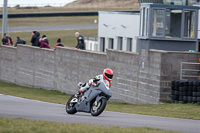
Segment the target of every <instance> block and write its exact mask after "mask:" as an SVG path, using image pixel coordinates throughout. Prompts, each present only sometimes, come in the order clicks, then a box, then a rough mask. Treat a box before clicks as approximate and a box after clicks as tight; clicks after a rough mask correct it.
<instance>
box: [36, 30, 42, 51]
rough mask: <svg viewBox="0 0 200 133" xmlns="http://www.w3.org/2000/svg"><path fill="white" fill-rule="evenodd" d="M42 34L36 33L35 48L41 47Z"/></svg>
mask: <svg viewBox="0 0 200 133" xmlns="http://www.w3.org/2000/svg"><path fill="white" fill-rule="evenodd" d="M40 38H41V37H40V32H36V41H35V46H37V47H40V41H39V40H40Z"/></svg>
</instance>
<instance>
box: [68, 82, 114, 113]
mask: <svg viewBox="0 0 200 133" xmlns="http://www.w3.org/2000/svg"><path fill="white" fill-rule="evenodd" d="M82 85H83V83H81V82H79V83H78V87H79V88H81V87H82ZM108 86H109V83H108V82H100V83H99V84H98V85H97V86H90V87H89V89H88V90H87V91H86V92H85V93H84V94H82V93H81V94H80V95H79V96H77V95H76V94H74V95H73V96H71V98H70V99H69V100H68V102H67V104H66V112H67V113H68V114H75V113H76V112H87V113H91V115H92V116H99V115H100V114H101V113H102V112H103V111H104V109H105V107H106V104H107V101H108V100H109V99H110V97H111V96H112V93H111V91H110V89H109V87H108Z"/></svg>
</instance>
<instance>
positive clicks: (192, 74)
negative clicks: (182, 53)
mask: <svg viewBox="0 0 200 133" xmlns="http://www.w3.org/2000/svg"><path fill="white" fill-rule="evenodd" d="M187 67H188V68H187ZM199 76H200V63H194V62H181V69H180V80H184V79H191V78H193V79H198V78H199ZM184 77H185V78H184Z"/></svg>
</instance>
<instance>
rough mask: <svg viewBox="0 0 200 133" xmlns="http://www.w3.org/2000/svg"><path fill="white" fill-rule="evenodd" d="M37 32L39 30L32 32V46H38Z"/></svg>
mask: <svg viewBox="0 0 200 133" xmlns="http://www.w3.org/2000/svg"><path fill="white" fill-rule="evenodd" d="M36 33H37V31H33V32H32V38H31V43H32V46H36V45H35V42H36V39H37V36H36Z"/></svg>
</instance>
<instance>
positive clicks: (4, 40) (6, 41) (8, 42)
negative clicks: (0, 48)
mask: <svg viewBox="0 0 200 133" xmlns="http://www.w3.org/2000/svg"><path fill="white" fill-rule="evenodd" d="M2 44H3V45H11V46H12V45H13V40H12V38H11V37H10V36H7V35H6V33H4V36H3V38H2Z"/></svg>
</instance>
